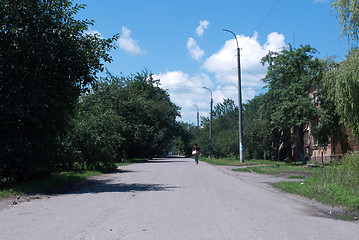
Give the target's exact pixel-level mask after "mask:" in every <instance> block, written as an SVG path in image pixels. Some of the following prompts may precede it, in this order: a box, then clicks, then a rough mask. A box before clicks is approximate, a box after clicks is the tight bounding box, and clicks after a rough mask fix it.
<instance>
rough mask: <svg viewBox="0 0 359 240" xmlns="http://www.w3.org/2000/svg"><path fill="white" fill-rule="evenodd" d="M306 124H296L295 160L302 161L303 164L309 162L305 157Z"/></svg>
mask: <svg viewBox="0 0 359 240" xmlns="http://www.w3.org/2000/svg"><path fill="white" fill-rule="evenodd" d="M303 128H304V125H301V126H295V161H302V164H303V165H306V164H307V161H306V159H305V157H304V131H303Z"/></svg>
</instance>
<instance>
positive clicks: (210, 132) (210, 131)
mask: <svg viewBox="0 0 359 240" xmlns="http://www.w3.org/2000/svg"><path fill="white" fill-rule="evenodd" d="M202 88H205V89H207V90H208V91H209V92H210V93H211V110H210V112H209V115H210V117H209V138H210V139H211V138H212V106H213V98H212V91H211V89H209V88H207V87H202Z"/></svg>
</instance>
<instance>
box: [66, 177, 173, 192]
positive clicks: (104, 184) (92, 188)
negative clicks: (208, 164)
mask: <svg viewBox="0 0 359 240" xmlns="http://www.w3.org/2000/svg"><path fill="white" fill-rule="evenodd" d="M174 188H177V187H175V186H169V185H163V184H141V183H131V184H125V183H113V182H111V181H103V180H102V181H94V182H92V184H91V183H88V185H87V186H82V187H80V188H79V189H73V191H71V192H68V193H69V194H85V193H110V192H147V191H148V192H151V191H171V190H172V189H174Z"/></svg>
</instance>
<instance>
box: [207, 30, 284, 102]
mask: <svg viewBox="0 0 359 240" xmlns="http://www.w3.org/2000/svg"><path fill="white" fill-rule="evenodd" d="M237 39H238V45H239V47H240V48H241V50H240V54H241V57H240V62H241V85H242V93H243V97H242V99H243V101H245V100H248V99H251V98H253V97H254V95H255V92H253V91H254V89H255V88H261V87H262V86H264V84H263V82H262V81H261V79H262V78H263V77H264V76H265V74H266V71H267V69H266V67H265V66H262V64H261V59H262V58H263V57H264V56H265V55H266V54H267V53H268V51H269V50H271V51H277V52H279V51H281V50H282V49H284V48H285V47H286V44H285V42H284V36H283V35H282V34H279V33H276V32H273V33H270V34H269V35H268V36H267V41H266V43H264V44H262V45H261V44H260V43H259V41H258V33H254V35H253V36H252V37H248V36H244V35H237ZM236 49H237V44H236V40H235V39H231V40H227V41H226V42H225V43H224V45H223V46H222V48H221V49H220V50H219V51H218V52H216V53H214V54H212V55H211V56H210V57H209V58H207V59H206V60H205V62H204V64H203V66H202V67H203V68H204V69H206V70H207V71H209V72H212V73H214V74H215V76H216V79H217V84H218V85H228V86H236V87H237V86H238V71H237V50H236ZM232 90H233V91H234V89H233V88H232ZM227 94H228V93H227ZM228 95H229V96H232V95H235V94H234V93H233V94H228Z"/></svg>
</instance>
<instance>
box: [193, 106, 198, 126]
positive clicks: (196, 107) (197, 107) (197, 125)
mask: <svg viewBox="0 0 359 240" xmlns="http://www.w3.org/2000/svg"><path fill="white" fill-rule="evenodd" d="M193 106H195V107H196V108H197V127H199V112H198V107H197V105H196V104H193Z"/></svg>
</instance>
